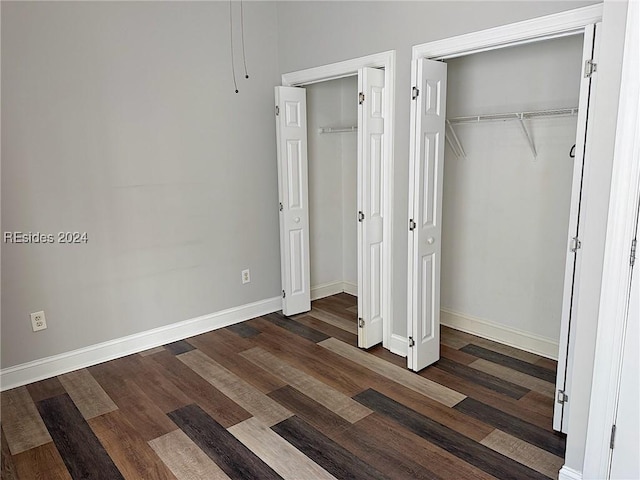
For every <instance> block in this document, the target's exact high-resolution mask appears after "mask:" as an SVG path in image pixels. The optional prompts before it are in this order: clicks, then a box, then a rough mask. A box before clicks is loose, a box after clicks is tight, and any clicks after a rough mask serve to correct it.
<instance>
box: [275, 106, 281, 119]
mask: <svg viewBox="0 0 640 480" xmlns="http://www.w3.org/2000/svg"><path fill="white" fill-rule="evenodd" d="M278 115H280V106H279V105H276V117H277V116H278Z"/></svg>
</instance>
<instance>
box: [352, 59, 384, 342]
mask: <svg viewBox="0 0 640 480" xmlns="http://www.w3.org/2000/svg"><path fill="white" fill-rule="evenodd" d="M358 87H359V91H360V92H361V94H362V95H360V103H359V106H358V210H359V216H358V218H359V223H358V246H359V249H358V250H359V251H358V317H359V325H360V327H359V328H358V346H359V347H362V348H369V347H372V346H373V345H376V344H378V343H380V342H382V336H383V317H382V275H383V229H382V221H383V216H382V211H383V152H384V118H383V114H382V112H383V107H384V105H383V99H384V70H379V69H375V68H363V69H361V70H359V71H358Z"/></svg>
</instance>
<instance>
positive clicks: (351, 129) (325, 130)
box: [318, 125, 358, 133]
mask: <svg viewBox="0 0 640 480" xmlns="http://www.w3.org/2000/svg"><path fill="white" fill-rule="evenodd" d="M357 131H358V126H357V125H356V126H353V127H320V128H319V129H318V133H344V132H357Z"/></svg>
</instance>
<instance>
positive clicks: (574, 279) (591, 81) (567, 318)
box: [553, 24, 599, 433]
mask: <svg viewBox="0 0 640 480" xmlns="http://www.w3.org/2000/svg"><path fill="white" fill-rule="evenodd" d="M598 25H599V24H597V25H588V26H586V27H585V30H584V43H583V45H584V46H583V52H582V64H583V65H585V62H586V61H588V60H592V59H593V62H594V63H596V64H597V62H598V42H597V39H598V38H597V35H596V33H597V32H598V31H599V29H598ZM583 73H584V72H583ZM596 82H597V73H594V74H592V75H591V76H585V75H584V74H583V75H582V78H581V81H580V98H579V102H578V120H577V129H576V149H575V152H576V153H575V158H574V160H573V161H574V163H573V180H572V185H571V206H570V214H569V228H568V232H567V255H566V261H565V272H564V286H563V296H562V316H561V319H560V338H559V350H558V370H557V375H556V395H555V401H554V409H553V428H554V430H558V431H562V432H564V433H567V432H568V421H569V409H570V408H571V379H572V374H571V372H572V370H573V351H574V348H575V327H576V325H575V322H576V321H577V318H578V312H577V309H576V306H577V305H578V292H579V290H580V288H579V286H580V265H581V260H582V255H581V253H582V252H581V249H580V244H579V242H580V238H581V231H582V229H581V225H580V212H581V207H583V205H582V203H581V202H582V199H583V198H585V196H586V192H585V188H586V185H585V182H584V178H585V176H586V173H587V172H588V168H589V160H590V158H589V149H588V146H589V142H588V133H589V132H588V125H587V118H589V117H590V116H591V115H590V113H593V112H592V111H593V106H594V105H595V101H594V95H595V85H596ZM573 250H575V251H573Z"/></svg>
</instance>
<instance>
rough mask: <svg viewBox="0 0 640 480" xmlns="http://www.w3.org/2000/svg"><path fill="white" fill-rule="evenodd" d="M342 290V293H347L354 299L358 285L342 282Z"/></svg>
mask: <svg viewBox="0 0 640 480" xmlns="http://www.w3.org/2000/svg"><path fill="white" fill-rule="evenodd" d="M342 288H343V291H344V293H348V294H349V295H353V296H354V297H357V296H358V285H356V284H355V283H349V282H342Z"/></svg>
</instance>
